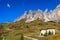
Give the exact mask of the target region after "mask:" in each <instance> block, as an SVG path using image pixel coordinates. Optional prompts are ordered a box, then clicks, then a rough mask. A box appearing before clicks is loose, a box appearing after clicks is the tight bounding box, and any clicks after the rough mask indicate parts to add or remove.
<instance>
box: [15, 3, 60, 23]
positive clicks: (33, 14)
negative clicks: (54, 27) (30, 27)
mask: <svg viewBox="0 0 60 40" xmlns="http://www.w3.org/2000/svg"><path fill="white" fill-rule="evenodd" d="M59 17H60V4H59V5H58V6H57V7H56V8H55V9H54V10H50V12H49V11H48V9H45V11H44V12H43V11H42V10H40V9H38V10H36V11H32V10H29V12H27V11H25V12H24V14H23V15H22V16H21V17H19V18H18V19H17V20H16V21H19V20H21V19H24V18H25V19H26V21H25V22H28V23H29V22H32V21H34V20H36V19H38V18H39V19H41V20H42V19H43V20H44V22H48V21H55V22H59V20H60V19H59Z"/></svg>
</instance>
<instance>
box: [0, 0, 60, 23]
mask: <svg viewBox="0 0 60 40" xmlns="http://www.w3.org/2000/svg"><path fill="white" fill-rule="evenodd" d="M58 4H60V0H0V23H3V22H6V21H10V22H13V21H14V19H16V18H17V17H19V16H21V15H22V14H23V13H24V11H28V10H30V9H31V10H37V9H41V10H43V11H44V10H45V9H46V8H48V10H53V9H54V8H55V7H56V6H57V5H58Z"/></svg>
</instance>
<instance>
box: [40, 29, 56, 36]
mask: <svg viewBox="0 0 60 40" xmlns="http://www.w3.org/2000/svg"><path fill="white" fill-rule="evenodd" d="M55 34H56V29H55V28H48V29H42V30H40V37H44V36H47V35H55Z"/></svg>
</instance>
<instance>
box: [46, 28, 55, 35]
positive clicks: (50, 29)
mask: <svg viewBox="0 0 60 40" xmlns="http://www.w3.org/2000/svg"><path fill="white" fill-rule="evenodd" d="M49 32H50V34H52V35H55V33H56V29H55V28H48V29H47V35H48V34H49Z"/></svg>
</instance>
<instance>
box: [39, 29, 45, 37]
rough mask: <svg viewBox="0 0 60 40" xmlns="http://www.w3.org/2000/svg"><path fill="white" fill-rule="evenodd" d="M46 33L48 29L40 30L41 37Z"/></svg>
mask: <svg viewBox="0 0 60 40" xmlns="http://www.w3.org/2000/svg"><path fill="white" fill-rule="evenodd" d="M45 34H46V29H42V30H40V36H41V37H44V36H45Z"/></svg>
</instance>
